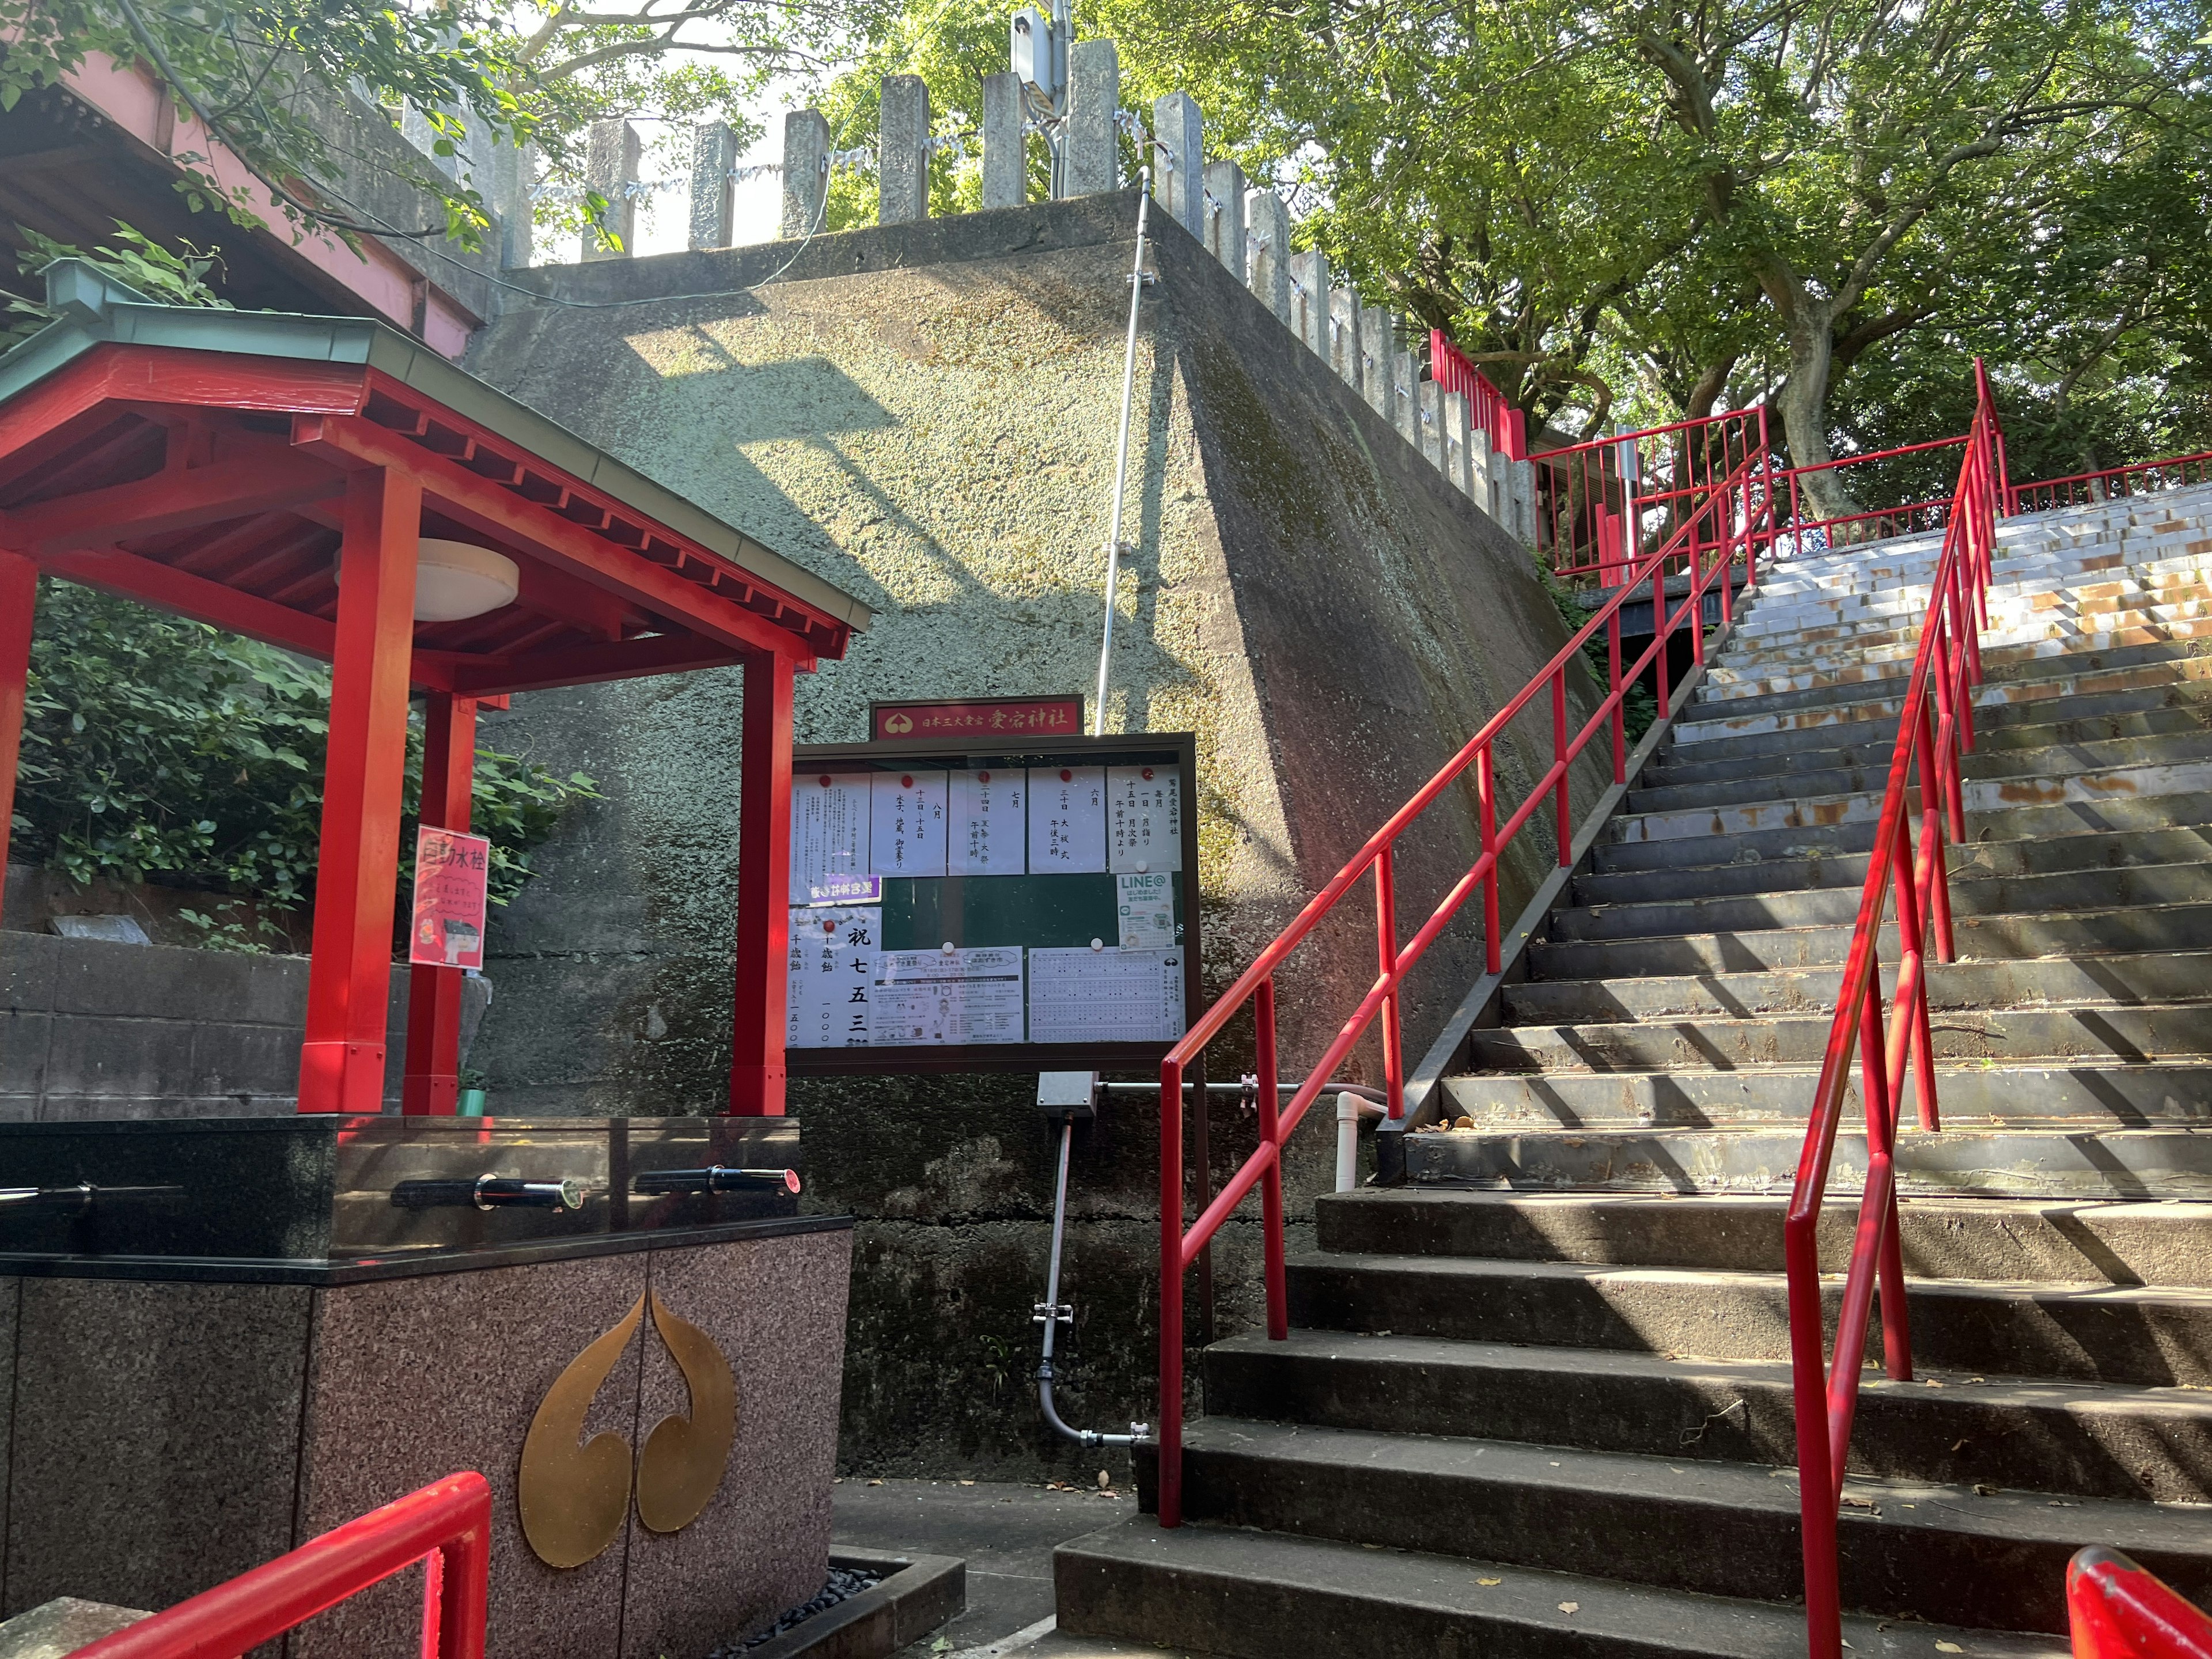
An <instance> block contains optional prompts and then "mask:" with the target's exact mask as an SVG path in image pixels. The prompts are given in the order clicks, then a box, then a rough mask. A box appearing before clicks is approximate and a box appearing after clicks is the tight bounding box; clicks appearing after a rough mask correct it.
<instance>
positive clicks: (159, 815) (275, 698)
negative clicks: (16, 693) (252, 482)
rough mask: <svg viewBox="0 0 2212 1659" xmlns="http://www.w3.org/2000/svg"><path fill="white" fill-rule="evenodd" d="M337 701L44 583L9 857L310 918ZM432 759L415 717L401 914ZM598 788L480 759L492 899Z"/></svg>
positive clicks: (189, 626) (262, 655)
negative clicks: (232, 898)
mask: <svg viewBox="0 0 2212 1659" xmlns="http://www.w3.org/2000/svg"><path fill="white" fill-rule="evenodd" d="M329 707H330V671H329V669H328V668H326V667H325V666H324V665H320V664H318V663H310V662H307V661H305V660H303V659H300V658H296V657H294V656H291V655H290V654H289V653H285V652H283V651H279V650H277V649H276V648H275V647H270V646H265V645H260V644H258V643H256V642H255V641H251V640H245V639H240V638H238V637H237V636H235V635H228V634H224V633H222V632H220V631H219V630H217V629H213V628H209V627H206V626H204V624H202V623H192V622H186V621H184V620H183V619H181V618H179V617H170V616H165V615H162V614H160V613H158V612H155V611H148V610H145V609H143V608H142V607H140V606H138V605H134V604H131V602H129V601H127V600H124V599H112V598H110V597H108V596H107V595H106V594H102V593H98V592H94V591H92V590H90V589H88V588H83V587H78V586H73V585H71V584H69V583H65V582H51V581H48V582H41V583H40V592H39V621H38V631H37V634H36V635H35V637H34V638H33V641H32V646H31V673H30V681H29V686H28V696H27V707H26V709H25V714H24V722H23V750H22V759H21V768H20V775H19V778H18V781H17V784H16V790H15V823H14V836H13V848H12V851H13V855H14V856H15V857H17V858H19V859H25V860H33V861H36V862H40V863H43V864H45V865H46V866H47V867H48V868H50V869H53V870H58V871H59V872H62V873H63V874H64V875H66V876H68V877H69V878H71V879H72V880H74V881H78V882H88V881H91V880H93V879H94V878H99V877H106V878H111V879H115V880H120V881H125V882H152V883H155V884H159V885H163V886H173V887H184V888H195V889H204V890H212V891H216V892H224V893H231V894H235V895H237V896H240V897H242V898H250V899H252V900H253V901H254V902H255V903H256V905H257V907H258V908H275V909H295V908H304V907H305V906H306V905H307V904H308V903H309V902H311V901H312V899H313V893H314V881H315V860H316V852H317V845H318V837H319V830H320V824H321V817H322V800H323V757H324V749H325V743H326V741H327V738H328V736H329V731H330V725H329ZM421 781H422V731H421V727H420V725H419V723H417V724H416V725H414V726H411V727H410V732H409V734H408V765H407V786H406V811H407V816H408V821H407V823H406V825H405V827H404V834H403V836H402V840H401V853H402V860H403V862H402V865H401V871H400V883H401V896H402V901H403V904H404V899H405V895H406V891H407V889H408V886H409V884H410V882H411V880H412V878H413V871H412V854H413V848H414V844H415V837H414V814H415V811H416V804H417V801H418V799H419V798H420V788H421ZM592 793H593V790H592V781H591V780H590V779H588V778H586V777H584V776H582V775H580V774H578V775H572V776H570V777H568V778H567V779H565V780H564V779H562V778H559V777H556V775H553V774H552V773H550V772H549V771H548V770H546V769H544V767H542V766H539V765H538V764H537V763H534V762H532V761H527V760H521V759H518V758H516V757H513V756H508V755H501V754H497V753H495V752H494V751H492V750H486V749H479V750H477V763H476V789H475V800H474V808H473V827H474V828H475V829H476V831H477V833H478V834H479V835H483V836H488V837H489V838H490V841H491V843H492V873H491V898H492V902H493V903H495V904H504V903H506V902H507V901H508V900H509V899H511V898H513V896H514V895H515V894H516V893H517V892H519V891H520V890H521V888H522V884H524V883H525V882H526V881H527V880H528V879H529V878H530V873H531V871H530V849H531V848H533V847H535V846H537V845H538V843H540V842H543V841H544V839H545V837H546V836H548V835H550V833H551V832H552V829H553V826H554V823H556V820H557V819H558V817H559V816H560V812H561V810H562V807H563V806H564V805H566V804H567V803H568V801H570V800H572V799H576V798H577V797H579V796H587V795H591V794H592ZM195 914H196V913H195ZM199 926H200V927H201V929H202V931H203V933H204V934H205V935H206V936H207V939H208V942H209V943H210V944H212V945H227V946H229V947H231V948H245V949H252V948H258V947H259V945H260V944H261V943H262V941H261V940H260V939H258V938H257V937H256V936H255V935H254V933H253V931H252V930H251V929H247V928H244V927H240V926H239V925H238V924H236V923H235V922H231V923H225V924H221V925H218V924H216V923H215V922H214V921H208V920H205V919H203V920H202V921H201V922H200V923H199Z"/></svg>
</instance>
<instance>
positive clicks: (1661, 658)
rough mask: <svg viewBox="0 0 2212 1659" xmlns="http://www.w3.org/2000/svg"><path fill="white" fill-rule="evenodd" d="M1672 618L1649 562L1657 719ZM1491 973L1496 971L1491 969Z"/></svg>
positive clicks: (1662, 581) (1658, 567) (1663, 701)
mask: <svg viewBox="0 0 2212 1659" xmlns="http://www.w3.org/2000/svg"><path fill="white" fill-rule="evenodd" d="M1673 621H1674V618H1673V617H1669V616H1668V614H1667V561H1666V560H1665V559H1663V558H1660V559H1654V560H1652V561H1651V633H1652V637H1653V639H1654V641H1656V645H1657V647H1658V648H1657V649H1656V651H1654V652H1653V653H1651V671H1652V672H1653V673H1654V674H1656V675H1657V676H1658V692H1659V718H1660V719H1661V720H1665V719H1666V718H1667V638H1668V635H1669V634H1670V633H1672V632H1673V629H1671V628H1670V627H1669V626H1668V624H1670V623H1672V622H1673ZM1491 971H1492V973H1495V972H1497V971H1498V970H1497V969H1494V968H1493V969H1491Z"/></svg>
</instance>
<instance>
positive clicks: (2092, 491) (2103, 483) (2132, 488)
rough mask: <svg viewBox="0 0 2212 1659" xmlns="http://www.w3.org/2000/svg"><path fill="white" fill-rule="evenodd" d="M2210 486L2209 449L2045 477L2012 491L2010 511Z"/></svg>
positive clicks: (2211, 453)
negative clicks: (2092, 470)
mask: <svg viewBox="0 0 2212 1659" xmlns="http://www.w3.org/2000/svg"><path fill="white" fill-rule="evenodd" d="M2201 483H2212V450H2208V451H2205V452H2203V453H2199V454H2195V455H2177V456H2175V457H2173V458H2172V459H2171V460H2164V461H2137V462H2136V463H2135V464H2134V465H2131V466H2108V467H2106V469H2105V470H2104V471H2101V472H2077V473H2075V475H2074V476H2073V477H2069V478H2046V479H2045V480H2044V481H2043V482H2042V483H2032V484H2022V485H2021V487H2020V488H2019V489H2016V490H2015V491H2014V492H2013V494H2014V496H2015V504H2014V506H2013V507H2012V511H2014V512H2015V513H2042V512H2046V511H2048V510H2049V509H2050V508H2051V507H2081V506H2086V505H2088V504H2091V503H2093V502H2096V501H2111V500H2112V499H2114V498H2115V497H2117V496H2124V495H2148V494H2149V493H2150V492H2152V491H2153V490H2158V489H2181V488H2183V487H2185V486H2186V485H2189V484H2201Z"/></svg>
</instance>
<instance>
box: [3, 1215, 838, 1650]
mask: <svg viewBox="0 0 2212 1659" xmlns="http://www.w3.org/2000/svg"><path fill="white" fill-rule="evenodd" d="M850 1227H851V1224H850V1222H849V1221H848V1220H847V1219H845V1218H822V1217H789V1218H771V1219H764V1220H758V1221H750V1222H738V1223H733V1224H730V1225H723V1226H709V1227H702V1228H696V1229H692V1230H689V1231H671V1232H663V1233H633V1234H627V1235H616V1236H612V1237H608V1236H600V1237H590V1238H568V1239H552V1240H546V1241H542V1242H537V1243H522V1244H515V1245H509V1246H507V1247H506V1248H503V1249H491V1250H487V1251H484V1252H483V1253H481V1254H479V1255H472V1256H468V1257H463V1258H459V1259H456V1258H455V1257H453V1256H451V1255H447V1256H443V1257H439V1258H435V1259H424V1260H400V1261H352V1262H345V1263H331V1262H323V1263H311V1262H300V1261H265V1260H264V1261H242V1260H228V1261H225V1260H216V1259H210V1258H198V1259H190V1258H159V1257H147V1256H140V1257H135V1258H131V1259H129V1260H118V1259H112V1258H104V1257H75V1258H71V1257H66V1256H48V1257H43V1258H40V1257H33V1256H29V1255H15V1256H12V1257H9V1258H6V1259H4V1260H0V1419H5V1418H7V1417H8V1415H9V1413H12V1421H6V1420H0V1492H4V1495H5V1507H4V1514H5V1516H6V1522H5V1536H4V1548H0V1617H4V1616H6V1615H8V1614H11V1613H17V1612H20V1611H22V1610H24V1609H27V1608H29V1607H36V1606H38V1605H40V1603H42V1602H45V1601H50V1600H52V1598H54V1597H56V1596H61V1595H73V1596H79V1597H84V1598H88V1599H90V1600H94V1601H106V1602H111V1603H116V1604H119V1605H122V1606H125V1607H154V1608H160V1607H169V1606H172V1605H173V1604H174V1603H175V1602H177V1601H182V1600H184V1599H185V1597H186V1596H189V1595H196V1594H197V1593H198V1592H199V1591H201V1590H204V1589H209V1588H210V1587H211V1586H213V1585H215V1584H217V1583H222V1582H223V1581H224V1580H226V1579H228V1578H231V1577H235V1576H236V1575H237V1574H239V1573H240V1572H243V1571H246V1569H248V1568H250V1567H252V1566H256V1565H259V1564H260V1563H262V1562H264V1561H267V1560H270V1559H273V1558H274V1557H276V1556H278V1555H281V1554H283V1553H284V1552H285V1551H287V1550H289V1549H291V1548H293V1547H296V1546H297V1545H299V1544H301V1543H304V1542H305V1541H307V1540H308V1539H310V1538H313V1537H314V1536H316V1535H318V1534H321V1533H323V1532H325V1531H328V1530H329V1529H330V1528H332V1527H335V1526H337V1525H338V1524H340V1523H341V1522H345V1521H348V1520H350V1519H352V1518H353V1517H355V1516H358V1515H361V1514H362V1513H363V1512H365V1511H366V1510H370V1509H373V1508H374V1507H376V1506H377V1505H378V1504H384V1503H388V1502H390V1501H391V1500H392V1499H393V1498H398V1497H399V1496H401V1495H403V1494H404V1493H405V1492H410V1491H412V1490H414V1489H415V1488H416V1487H417V1486H422V1485H424V1484H425V1483H427V1482H428V1481H430V1480H435V1479H437V1478H439V1477H440V1476H441V1475H445V1474H451V1473H452V1472H453V1471H454V1470H457V1469H477V1470H481V1471H482V1472H483V1474H484V1475H485V1477H486V1478H487V1479H488V1480H489V1481H490V1482H491V1485H492V1489H493V1494H494V1512H493V1514H494V1519H493V1540H492V1577H491V1609H492V1618H491V1624H490V1628H489V1644H488V1653H489V1656H490V1659H525V1656H528V1659H660V1656H663V1655H666V1656H669V1659H691V1656H696V1655H699V1654H703V1653H705V1652H707V1651H708V1650H709V1649H711V1648H712V1647H714V1645H715V1644H717V1643H718V1642H720V1641H724V1640H726V1639H728V1638H730V1637H731V1635H732V1633H734V1632H744V1631H750V1630H757V1629H760V1628H762V1627H763V1626H766V1625H768V1624H769V1623H770V1622H771V1621H772V1620H775V1618H776V1616H777V1615H778V1614H779V1613H781V1612H782V1610H783V1609H785V1608H786V1607H792V1606H793V1605H795V1604H796V1603H798V1602H799V1601H804V1600H805V1599H806V1598H807V1597H809V1596H810V1595H812V1594H813V1593H814V1591H815V1590H816V1589H817V1588H818V1587H819V1586H820V1585H821V1583H822V1582H823V1578H824V1577H826V1576H827V1573H828V1570H829V1527H830V1512H829V1481H830V1475H831V1472H832V1468H833V1464H834V1462H835V1457H836V1428H837V1407H838V1393H839V1382H840V1376H841V1374H842V1366H843V1352H844V1328H845V1304H846V1293H847V1285H848V1277H849V1273H850V1266H851V1240H852V1235H851V1231H850ZM648 1289H650V1290H652V1291H653V1292H654V1293H655V1294H656V1295H657V1296H658V1297H659V1299H660V1301H661V1302H662V1303H663V1304H665V1306H666V1307H668V1308H669V1309H670V1310H672V1311H674V1312H675V1313H677V1314H678V1315H680V1316H682V1317H683V1318H684V1319H686V1320H688V1321H690V1322H692V1323H693V1324H695V1325H696V1326H698V1327H699V1328H701V1329H702V1330H704V1331H705V1332H707V1333H708V1335H709V1337H710V1338H711V1339H712V1340H713V1341H714V1344H715V1346H717V1347H718V1348H719V1349H720V1351H721V1352H722V1353H723V1355H724V1356H725V1357H726V1358H727V1359H728V1360H729V1362H730V1364H731V1366H732V1370H733V1372H734V1374H735V1376H736V1382H737V1393H738V1407H737V1413H738V1425H737V1440H736V1444H735V1446H734V1448H733V1449H732V1454H731V1455H730V1459H729V1462H728V1465H727V1468H726V1472H725V1473H724V1474H723V1477H722V1480H721V1482H720V1486H719V1487H718V1488H717V1489H716V1490H715V1492H714V1496H713V1497H712V1498H710V1499H709V1501H708V1505H707V1508H706V1509H705V1510H704V1511H703V1512H702V1514H701V1515H700V1516H699V1517H698V1518H697V1519H696V1520H695V1521H694V1522H691V1523H690V1525H689V1526H686V1527H685V1528H683V1529H682V1530H680V1531H678V1532H675V1533H670V1534H659V1533H654V1532H650V1531H647V1529H646V1528H644V1527H643V1526H641V1524H640V1523H639V1522H638V1519H637V1516H636V1511H635V1508H634V1507H633V1508H632V1509H631V1510H630V1511H629V1514H628V1516H627V1517H626V1520H625V1522H624V1524H623V1529H622V1531H621V1532H620V1534H618V1535H617V1537H616V1539H615V1541H613V1543H612V1544H611V1545H610V1546H609V1547H608V1548H607V1549H606V1550H605V1552H604V1553H601V1554H600V1555H599V1556H598V1557H596V1558H594V1559H592V1560H590V1561H587V1562H586V1563H584V1564H583V1565H580V1566H578V1567H574V1568H572V1569H569V1570H567V1571H559V1570H556V1569H554V1568H552V1567H550V1566H547V1565H545V1564H544V1562H542V1561H541V1560H539V1559H538V1557H537V1556H536V1555H535V1554H534V1553H532V1551H531V1549H530V1547H529V1545H528V1543H527V1541H526V1540H525V1539H524V1537H523V1534H522V1530H521V1525H520V1516H519V1512H518V1510H517V1507H516V1497H515V1492H516V1474H517V1468H518V1464H519V1460H520V1452H521V1448H522V1442H523V1438H524V1436H525V1433H526V1431H527V1429H528V1426H529V1424H530V1421H531V1419H532V1416H533V1414H534V1413H536V1411H537V1408H538V1404H539V1402H540V1401H542V1400H543V1399H544V1395H545V1393H546V1391H547V1389H549V1388H550V1386H551V1384H552V1383H553V1381H554V1379H555V1378H556V1376H559V1375H560V1373H561V1372H562V1370H563V1369H564V1368H565V1367H566V1366H567V1365H568V1363H569V1361H570V1360H572V1359H573V1358H575V1356H576V1355H577V1354H578V1353H579V1352H581V1351H582V1350H583V1348H584V1347H585V1346H586V1345H587V1344H589V1343H590V1342H591V1341H592V1340H593V1339H594V1338H596V1337H598V1336H599V1335H600V1334H602V1333H604V1332H605V1331H606V1330H608V1329H609V1328H611V1327H613V1326H614V1325H616V1324H617V1323H618V1322H620V1321H621V1320H622V1319H623V1316H624V1315H625V1314H626V1313H627V1312H628V1311H629V1309H630V1308H631V1307H632V1306H633V1305H634V1304H635V1303H636V1301H637V1300H638V1298H639V1297H641V1296H643V1295H644V1294H645V1292H646V1291H647V1290H648ZM9 1402H12V1405H11V1404H10V1403H9ZM689 1411H690V1403H689V1398H688V1394H687V1390H686V1388H685V1385H684V1381H683V1378H682V1374H681V1373H680V1372H679V1371H678V1370H677V1369H676V1366H675V1364H673V1362H672V1360H671V1357H670V1355H669V1354H668V1352H666V1350H665V1348H664V1347H663V1346H660V1345H659V1341H658V1340H657V1339H654V1338H653V1337H652V1336H651V1326H650V1322H647V1323H646V1326H645V1328H643V1329H642V1330H641V1332H640V1334H639V1335H638V1336H636V1337H634V1338H633V1339H632V1340H631V1341H630V1343H629V1346H628V1347H627V1348H626V1349H625V1351H624V1352H623V1357H622V1358H621V1360H620V1362H619V1363H618V1364H617V1367H616V1369H615V1370H614V1372H613V1373H612V1374H611V1376H609V1377H608V1378H607V1380H606V1382H605V1384H604V1385H603V1386H602V1387H601V1389H599V1394H598V1395H597V1396H596V1397H595V1398H594V1401H593V1402H592V1407H591V1411H590V1413H589V1415H588V1417H587V1419H586V1425H585V1431H584V1434H585V1437H586V1438H587V1439H588V1438H589V1437H592V1435H594V1434H596V1433H599V1432H601V1431H613V1432H615V1433H617V1434H618V1435H619V1436H620V1437H622V1438H623V1440H624V1441H625V1442H627V1443H629V1446H630V1447H631V1449H632V1455H633V1456H635V1450H636V1448H637V1447H638V1446H639V1445H641V1443H642V1442H643V1439H644V1437H645V1436H646V1435H647V1433H649V1432H650V1431H651V1430H652V1429H653V1425H656V1424H657V1423H658V1422H659V1421H660V1420H661V1419H662V1418H664V1417H666V1416H668V1415H671V1414H678V1415H680V1414H687V1413H689ZM879 1588H880V1587H879ZM871 1593H872V1592H871ZM421 1594H422V1571H421V1569H419V1568H409V1569H407V1570H405V1571H403V1572H401V1573H399V1574H398V1575H397V1576H396V1577H393V1578H392V1579H389V1580H386V1582H385V1583H383V1584H380V1585H378V1586H376V1587H375V1588H374V1589H370V1590H368V1591H367V1592H365V1593H363V1594H362V1595H359V1596H356V1597H355V1598H354V1599H353V1600H351V1601H347V1602H344V1603H343V1604H341V1605H340V1606H338V1607H334V1608H332V1609H331V1610H330V1611H328V1612H326V1613H322V1614H320V1615H319V1616H318V1617H316V1618H315V1619H313V1620H309V1621H308V1622H307V1624H305V1625H303V1626H301V1627H300V1629H299V1630H297V1631H296V1632H294V1633H293V1634H292V1636H291V1637H290V1638H288V1640H287V1642H286V1644H285V1649H286V1651H287V1652H289V1654H290V1655H292V1656H295V1659H370V1656H375V1659H381V1656H386V1655H389V1656H392V1659H402V1656H404V1659H414V1656H415V1655H416V1654H417V1653H418V1652H419V1641H420V1619H421ZM834 1611H836V1610H835V1609H833V1612H834ZM794 1633H795V1632H794ZM763 1651H765V1648H764V1649H763Z"/></svg>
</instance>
